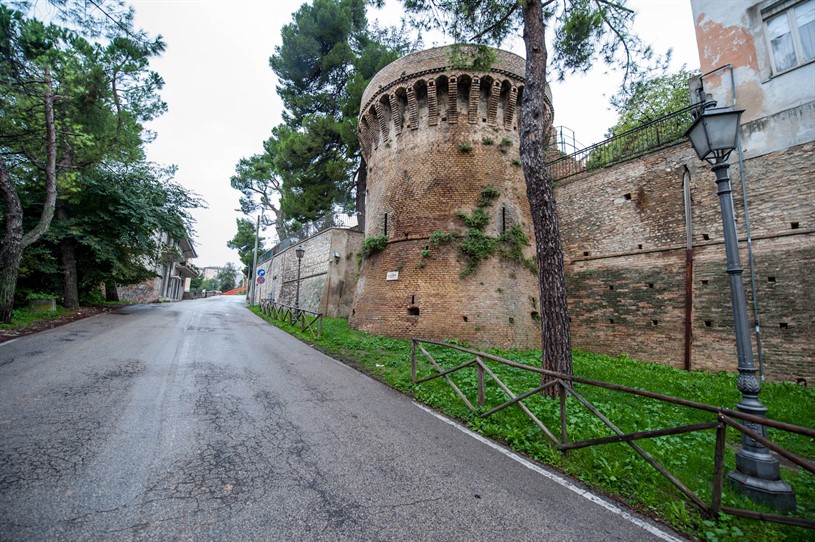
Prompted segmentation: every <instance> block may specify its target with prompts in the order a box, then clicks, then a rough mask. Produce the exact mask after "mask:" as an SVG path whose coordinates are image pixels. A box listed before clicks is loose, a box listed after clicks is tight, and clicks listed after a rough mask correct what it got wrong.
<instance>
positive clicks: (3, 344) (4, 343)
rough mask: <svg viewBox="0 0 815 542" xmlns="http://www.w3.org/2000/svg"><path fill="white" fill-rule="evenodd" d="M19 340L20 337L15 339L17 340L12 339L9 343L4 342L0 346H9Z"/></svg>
mask: <svg viewBox="0 0 815 542" xmlns="http://www.w3.org/2000/svg"><path fill="white" fill-rule="evenodd" d="M19 338H20V337H15V338H13V339H10V340H8V341H6V342H2V343H0V346H5V345H7V344H11V343H13V342H14V341H16V340H18V339H19Z"/></svg>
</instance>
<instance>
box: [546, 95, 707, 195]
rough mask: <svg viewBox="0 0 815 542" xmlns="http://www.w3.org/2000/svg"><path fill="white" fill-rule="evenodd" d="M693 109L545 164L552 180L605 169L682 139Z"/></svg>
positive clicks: (691, 118) (682, 111) (691, 120)
mask: <svg viewBox="0 0 815 542" xmlns="http://www.w3.org/2000/svg"><path fill="white" fill-rule="evenodd" d="M693 109H694V107H693V106H691V107H686V108H684V109H680V110H678V111H674V112H673V113H670V114H668V115H665V116H663V117H660V118H658V119H656V120H654V121H651V122H649V123H648V124H643V125H642V126H638V127H636V128H634V129H633V130H629V131H627V132H624V133H622V134H620V135H617V136H614V137H612V138H609V139H606V140H605V141H601V142H600V143H596V144H594V145H592V146H590V147H586V148H585V149H580V150H579V151H575V152H573V153H571V154H567V155H562V156H560V157H559V158H556V159H554V160H551V161H549V162H547V163H546V167H547V169H548V171H549V176H550V178H551V179H552V181H559V180H561V179H565V178H567V177H571V176H572V175H578V174H580V173H583V172H584V171H590V170H593V169H599V168H602V167H607V166H610V165H612V164H616V163H618V162H622V161H624V160H628V159H631V158H635V157H637V156H641V155H643V154H646V153H648V152H651V151H653V150H655V149H658V148H660V147H662V146H664V145H669V144H672V143H676V142H678V141H680V140H682V139H685V131H686V130H687V129H688V128H690V125H691V124H692V123H693V116H692V111H693Z"/></svg>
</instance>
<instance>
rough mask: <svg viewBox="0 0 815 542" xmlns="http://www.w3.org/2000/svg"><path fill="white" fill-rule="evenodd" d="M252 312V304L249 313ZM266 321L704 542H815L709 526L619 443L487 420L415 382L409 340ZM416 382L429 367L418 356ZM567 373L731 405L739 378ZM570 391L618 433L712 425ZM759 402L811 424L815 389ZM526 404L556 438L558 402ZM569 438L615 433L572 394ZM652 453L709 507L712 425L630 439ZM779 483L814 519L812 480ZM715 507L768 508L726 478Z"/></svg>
mask: <svg viewBox="0 0 815 542" xmlns="http://www.w3.org/2000/svg"><path fill="white" fill-rule="evenodd" d="M252 310H253V311H255V312H256V313H258V314H259V312H258V310H257V308H256V307H253V309H252ZM261 316H262V317H263V318H265V319H267V320H269V321H270V322H271V323H273V324H274V325H276V326H278V327H280V328H282V329H284V330H286V331H287V332H289V333H291V334H292V335H294V336H297V337H299V338H301V339H303V340H304V341H306V342H308V343H310V344H312V345H314V346H315V347H317V348H319V349H320V350H322V351H323V352H325V353H327V354H329V355H331V356H333V357H336V358H340V359H342V360H344V361H346V362H348V363H351V364H352V365H354V366H356V367H357V368H359V369H360V370H362V371H364V372H366V373H368V374H371V375H372V376H374V377H376V378H378V379H379V380H381V381H383V382H385V383H387V384H388V385H390V386H392V387H394V388H396V389H398V390H400V391H402V392H404V393H406V394H408V395H410V396H411V397H413V398H415V399H416V400H417V401H420V402H423V403H425V404H427V405H429V406H431V407H433V408H435V409H437V410H439V411H441V412H443V413H445V414H447V415H449V416H451V417H455V418H458V419H459V420H461V421H463V422H465V423H466V424H467V426H468V427H469V428H470V429H472V430H474V431H477V432H479V433H481V434H483V435H485V436H487V437H490V438H493V439H495V440H497V441H500V442H503V443H505V444H507V445H509V446H511V447H512V448H513V449H514V450H517V451H518V452H521V453H524V454H526V455H528V456H530V457H532V458H534V459H536V460H538V461H540V462H542V463H545V464H548V465H551V466H553V467H555V468H557V469H559V470H561V471H562V472H564V473H566V474H568V475H570V476H572V477H574V478H577V479H579V480H580V481H582V482H584V483H586V484H587V485H589V486H591V487H593V488H595V489H596V490H599V491H601V492H604V493H606V494H608V495H612V496H614V497H615V498H618V499H620V500H622V501H624V502H626V503H627V504H628V505H629V506H631V507H632V508H635V509H637V510H639V511H641V512H643V513H645V514H648V515H651V516H653V517H657V518H659V519H660V520H662V521H664V522H665V523H667V524H668V525H671V526H672V527H674V528H676V529H677V530H679V531H682V532H684V533H687V534H689V535H691V536H696V537H699V538H701V539H704V540H711V541H713V540H720V541H722V540H756V541H775V540H790V541H792V540H796V541H797V540H807V539H809V540H815V532H813V531H812V530H806V529H803V528H798V527H790V526H783V525H778V524H773V523H767V522H759V521H755V520H749V519H743V518H738V517H734V516H723V517H722V518H721V519H720V521H719V522H717V523H714V522H711V521H709V520H708V519H707V518H705V517H703V516H702V515H701V514H700V513H699V511H698V509H697V508H696V507H695V505H693V504H692V503H690V502H689V501H687V500H686V499H685V498H684V497H683V496H682V495H681V494H680V493H679V491H678V490H676V489H675V488H674V487H673V486H672V485H671V484H670V483H669V482H668V481H667V480H666V479H665V478H663V477H662V476H661V475H660V474H659V473H658V472H657V471H656V470H654V469H653V468H651V467H650V466H649V465H648V464H647V463H645V461H644V460H643V459H642V458H641V457H640V456H639V455H638V454H636V453H635V452H634V451H633V450H632V449H631V448H630V447H629V446H628V445H627V444H608V445H602V446H595V447H590V448H583V449H579V450H573V451H571V452H570V453H569V454H568V456H564V455H562V454H561V453H560V452H558V451H557V450H555V449H554V448H553V447H552V446H551V444H550V441H549V440H548V439H547V438H546V437H545V436H544V435H543V434H542V433H541V431H540V430H539V429H538V428H537V427H536V426H535V425H534V424H533V423H532V422H531V421H530V420H529V419H528V418H527V417H526V416H525V415H524V414H523V413H522V412H521V410H520V409H519V408H517V407H515V406H513V407H510V408H508V409H505V410H503V411H501V412H498V413H496V414H494V415H492V416H490V417H489V418H480V417H478V415H477V413H473V412H470V410H469V409H468V408H467V407H466V406H465V405H464V403H463V402H462V401H461V399H459V398H458V396H456V395H455V392H454V391H453V390H452V388H451V387H450V386H449V385H447V384H446V383H445V382H444V381H443V379H436V380H433V381H430V382H426V383H423V384H413V383H412V382H411V379H410V342H409V341H407V340H399V339H390V338H386V337H379V336H374V335H369V334H366V333H362V332H358V331H354V330H352V329H349V328H348V324H347V321H346V320H343V319H334V318H325V319H324V321H323V336H322V338H321V339H315V338H313V337H312V336H311V334H310V333H308V332H306V333H305V334H303V333H301V332H300V331H299V330H298V329H294V328H293V327H292V326H289V325H286V324H283V323H280V322H275V321H271V320H270V319H269V318H268V317H266V316H265V315H262V314H261ZM426 348H427V349H428V351H429V352H430V353H431V354H432V355H433V357H434V359H435V360H436V361H437V362H438V363H439V364H440V365H441V366H442V367H445V368H451V367H453V366H455V365H457V364H460V363H462V362H464V361H468V360H469V359H470V358H471V356H468V355H467V354H465V353H462V352H459V351H456V350H453V349H449V348H442V347H435V346H432V345H430V346H427V347H426ZM490 353H492V354H495V355H497V356H500V357H504V358H507V359H511V360H513V361H518V362H521V363H526V364H529V365H532V366H539V364H540V351H523V352H519V351H500V350H492V351H490ZM417 360H421V361H419V377H423V376H429V375H431V374H433V370H432V368H431V366H430V364H429V363H427V362H426V361H425V360H424V359H423V356H422V355H421V353H420V352H418V351H417ZM490 367H491V369H492V370H493V371H494V372H495V373H496V374H497V375H498V377H499V378H500V379H501V380H502V381H503V382H505V383H506V384H507V386H508V387H509V388H510V389H511V390H513V392H514V393H515V394H516V395H519V394H520V393H523V392H524V391H527V390H530V389H532V388H534V387H536V386H537V385H538V384H539V376H538V375H537V374H536V373H531V372H528V371H523V370H520V369H515V368H511V367H507V366H505V365H501V364H496V363H490ZM574 372H575V375H577V376H580V377H583V378H588V379H593V380H601V381H606V382H614V383H617V384H620V385H625V386H629V387H633V388H639V389H644V390H649V391H653V392H658V393H663V394H666V395H673V396H676V397H681V398H683V399H688V400H691V401H696V402H701V403H707V404H710V405H715V406H721V407H726V408H733V407H734V405H735V404H736V403H737V402H738V401H739V392H738V390H737V388H736V376H735V375H734V374H727V373H717V374H711V373H705V372H700V371H693V372H686V371H682V370H679V369H676V368H672V367H667V366H664V365H658V364H651V363H641V362H638V361H635V360H632V359H630V358H627V357H619V358H614V357H609V356H603V355H596V354H590V353H587V352H581V351H575V352H574ZM452 379H453V381H454V382H455V383H456V385H457V386H459V388H461V390H462V391H463V392H464V393H465V395H467V397H468V398H469V399H470V400H471V402H473V403H475V397H476V386H477V384H476V370H475V368H468V369H465V370H462V371H459V372H457V373H455V374H453V375H452ZM486 379H487V380H486V381H487V385H486V405H485V407H483V408H482V409H480V411H481V412H484V411H486V410H488V409H490V408H492V407H494V406H497V405H499V404H501V403H503V402H504V401H506V399H507V398H506V396H505V395H504V393H503V391H502V390H501V389H500V388H499V387H498V386H497V385H496V384H495V383H494V382H492V381H491V380H490V379H489V377H486ZM575 389H576V390H577V391H578V392H579V393H580V394H582V395H583V396H584V397H586V398H587V399H588V400H589V401H590V402H591V403H592V404H593V405H594V406H595V407H596V408H598V409H599V410H600V411H601V412H602V413H603V414H604V415H605V416H606V417H608V418H609V419H610V420H611V421H612V422H613V423H614V424H615V425H617V426H618V427H619V428H620V429H622V430H623V431H625V432H633V431H642V430H647V429H661V428H669V427H675V426H679V425H686V424H691V423H699V422H711V421H715V415H713V414H711V413H707V412H702V411H698V410H694V409H689V408H686V407H682V406H678V405H673V404H669V403H664V402H661V401H657V400H654V399H648V398H644V397H639V396H635V395H631V394H625V393H621V392H615V391H611V390H607V389H603V388H597V387H594V386H588V385H581V384H576V385H575ZM761 400H762V402H763V403H764V404H765V406H767V407H768V408H769V416H770V417H771V418H773V419H777V420H782V421H785V422H788V423H792V424H796V425H803V426H806V427H813V426H815V390H813V389H811V388H809V389H807V388H803V387H800V386H797V385H794V384H789V383H765V384H764V386H763V390H762V393H761ZM524 404H525V405H526V406H527V407H528V408H529V409H530V410H532V411H533V412H534V413H535V415H536V416H537V417H538V418H539V419H540V420H541V421H542V422H543V423H544V424H545V425H546V426H547V427H549V428H550V430H551V431H552V432H553V433H554V434H555V435H556V436H557V435H559V432H560V430H559V428H560V421H559V401H558V400H552V399H547V398H545V397H542V396H540V395H536V396H533V397H530V398H529V399H527V400H525V401H524ZM567 410H568V413H569V419H568V423H567V431H568V436H569V440H570V441H576V440H582V439H590V438H597V437H603V436H610V435H612V432H611V431H610V430H609V429H608V428H607V427H606V426H605V425H604V424H603V423H602V422H601V421H600V420H599V419H597V418H596V417H595V416H594V415H592V414H591V413H590V412H589V411H588V410H586V409H585V408H584V407H583V406H582V405H581V404H579V403H578V402H577V400H575V399H574V398H572V397H569V398H568V399H567ZM770 438H771V439H772V440H773V441H775V442H777V443H779V444H781V445H782V446H784V447H786V448H787V449H789V450H791V451H793V452H794V453H796V454H798V455H801V456H804V457H807V458H810V459H812V458H813V457H815V442H813V439H809V438H805V437H801V436H798V435H794V434H791V433H786V432H781V431H775V430H770ZM739 442H740V436H739V434H738V433H737V432H736V431H734V430H729V431H728V441H727V447H726V452H725V468H726V470H731V469H732V468H734V466H735V456H734V453H735V450H736V449H737V448H738V445H739ZM637 443H638V444H639V445H640V446H641V447H642V448H643V449H645V450H646V451H647V452H648V453H649V454H651V455H653V456H654V457H655V458H656V459H657V460H658V461H659V462H660V463H662V464H663V465H664V466H665V467H666V468H667V469H668V470H669V471H670V472H671V473H673V474H674V475H675V476H676V477H677V478H679V480H681V481H682V482H683V483H684V484H685V485H686V486H688V487H690V488H691V489H692V490H693V491H694V492H696V493H697V494H698V495H699V496H700V497H701V498H702V500H704V501H706V502H710V493H711V489H710V488H711V481H712V472H713V451H714V444H715V431H714V430H708V431H702V432H694V433H689V434H684V435H677V436H669V437H660V438H656V439H644V440H640V441H638V442H637ZM782 476H783V478H784V479H785V480H786V481H787V482H789V483H790V484H791V485H792V486H793V488H794V489H795V492H796V496H797V500H798V510H797V513H796V515H797V516H800V517H806V518H808V519H815V476H813V475H811V474H809V473H807V472H806V471H801V470H799V469H788V468H783V470H782ZM722 503H723V504H724V505H727V506H732V507H736V508H749V509H754V510H764V511H767V512H772V510H770V509H767V508H762V507H761V506H757V505H755V504H753V503H751V502H750V501H748V500H746V499H744V498H741V497H740V496H739V495H737V494H735V493H734V492H732V491H730V490H729V487H728V486H727V485H725V488H724V495H723V499H722Z"/></svg>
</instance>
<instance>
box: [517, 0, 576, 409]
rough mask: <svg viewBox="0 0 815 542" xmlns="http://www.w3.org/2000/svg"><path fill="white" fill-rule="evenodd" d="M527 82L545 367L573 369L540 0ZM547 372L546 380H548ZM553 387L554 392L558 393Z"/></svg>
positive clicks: (527, 10)
mask: <svg viewBox="0 0 815 542" xmlns="http://www.w3.org/2000/svg"><path fill="white" fill-rule="evenodd" d="M523 17H524V44H525V46H526V81H525V86H524V92H523V103H522V110H521V151H520V152H521V164H522V165H523V171H524V177H526V193H527V196H528V198H529V206H530V208H531V210H532V223H533V225H534V228H535V248H536V250H537V256H538V283H539V287H540V312H541V338H542V347H543V356H542V360H541V366H542V367H543V368H544V369H548V370H551V371H558V372H561V373H565V374H569V375H570V374H572V348H571V339H570V337H569V316H568V311H567V306H566V281H565V278H564V275H563V245H562V243H561V239H560V227H559V225H558V219H557V212H556V209H555V198H554V193H553V191H552V184H551V181H550V178H549V173H548V171H547V170H546V164H545V159H546V144H547V143H548V134H549V132H550V130H551V127H552V121H553V118H554V110H553V108H552V103H551V100H549V98H548V97H547V96H546V61H547V51H546V44H545V41H544V40H545V32H546V27H545V25H544V23H543V9H542V4H541V1H540V0H526V1H525V2H524V3H523ZM547 380H549V379H547V378H546V377H544V378H543V379H542V382H543V383H545V382H546V381H547ZM557 393H558V390H557V389H551V388H550V393H549V395H552V396H554V395H557Z"/></svg>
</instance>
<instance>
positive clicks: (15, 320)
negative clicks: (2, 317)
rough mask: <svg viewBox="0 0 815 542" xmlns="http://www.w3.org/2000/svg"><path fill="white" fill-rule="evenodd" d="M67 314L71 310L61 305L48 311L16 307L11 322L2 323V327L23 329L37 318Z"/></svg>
mask: <svg viewBox="0 0 815 542" xmlns="http://www.w3.org/2000/svg"><path fill="white" fill-rule="evenodd" d="M66 314H70V312H69V311H67V310H65V309H64V308H62V307H60V306H59V305H57V310H55V311H48V312H31V311H30V310H28V309H27V308H21V309H14V310H13V311H12V313H11V322H10V323H8V324H4V323H0V329H21V328H24V327H28V326H30V325H31V324H33V323H34V322H36V321H37V320H54V319H55V318H59V317H60V316H64V315H66Z"/></svg>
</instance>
